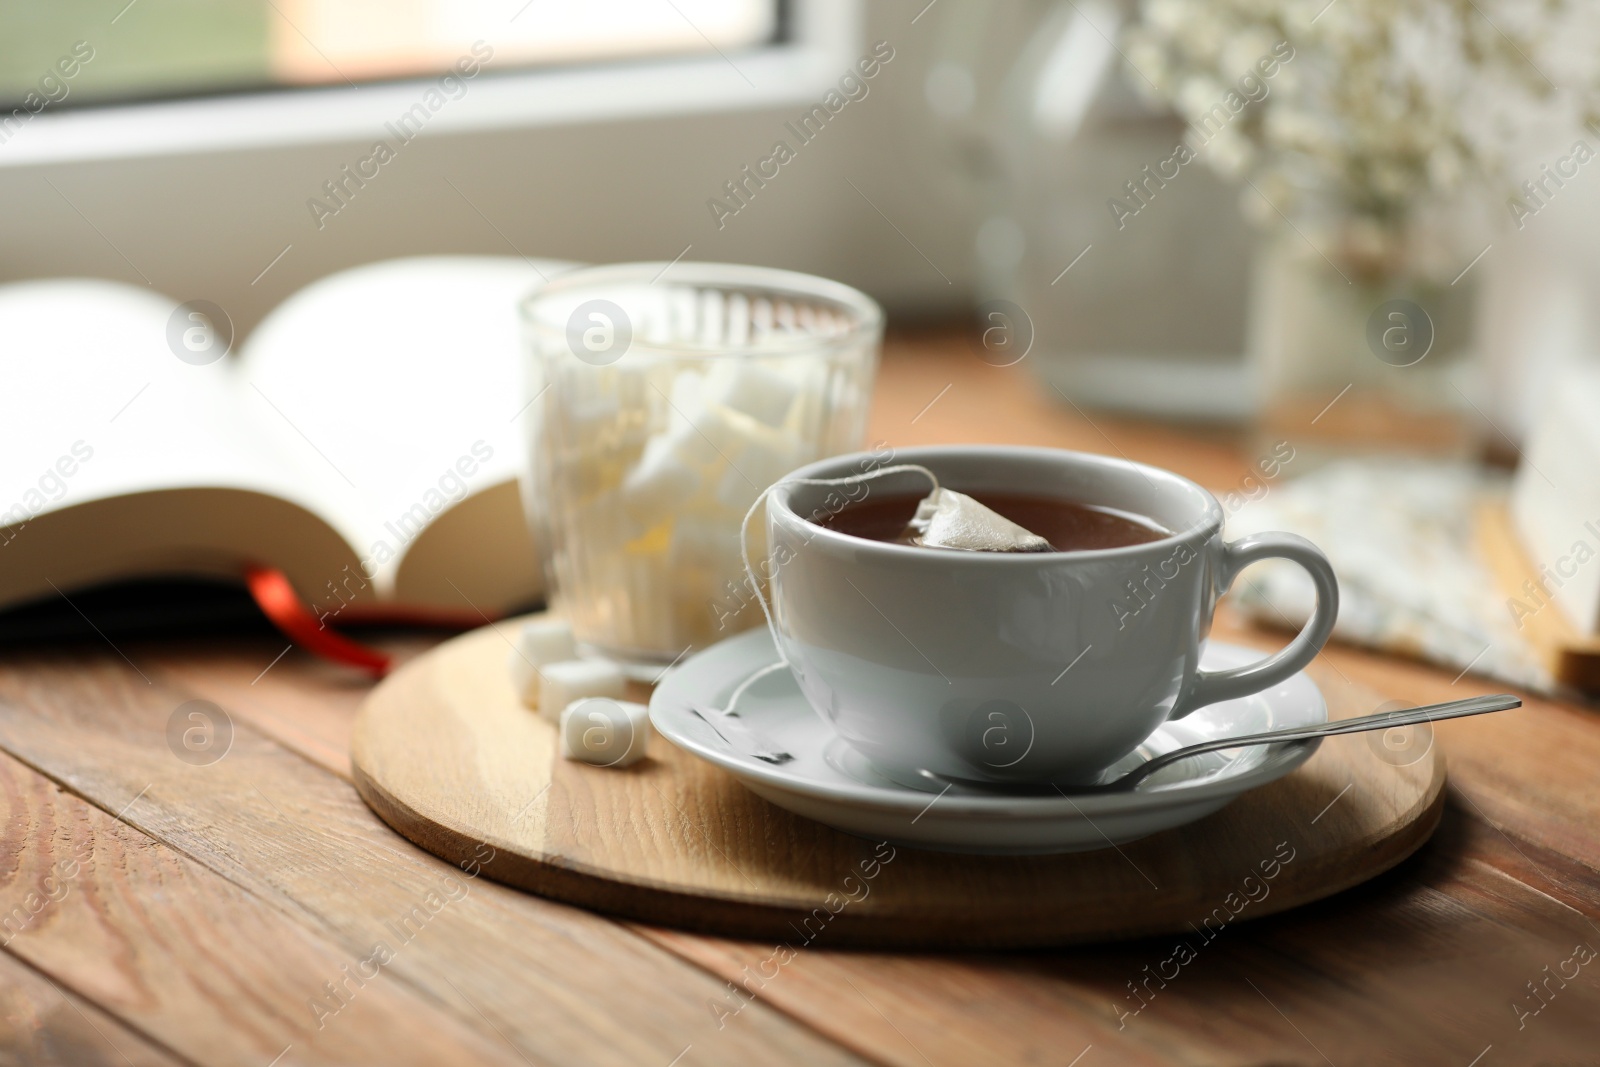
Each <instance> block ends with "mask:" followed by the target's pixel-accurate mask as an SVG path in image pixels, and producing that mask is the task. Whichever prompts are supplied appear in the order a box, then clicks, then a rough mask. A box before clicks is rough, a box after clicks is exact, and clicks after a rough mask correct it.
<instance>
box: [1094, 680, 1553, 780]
mask: <svg viewBox="0 0 1600 1067" xmlns="http://www.w3.org/2000/svg"><path fill="white" fill-rule="evenodd" d="M1521 706H1522V701H1521V700H1520V699H1518V698H1517V697H1514V696H1512V695H1511V694H1510V693H1493V694H1490V695H1488V696H1481V697H1468V698H1467V699H1466V700H1451V701H1448V702H1447V703H1444V704H1429V705H1427V706H1426V707H1421V708H1407V709H1404V710H1401V711H1380V712H1378V713H1377V714H1375V715H1363V716H1361V717H1360V718H1356V719H1339V720H1337V721H1336V722H1324V723H1316V724H1314V725H1312V726H1290V727H1286V728H1284V729H1282V730H1267V731H1266V732H1264V733H1259V734H1243V735H1241V736H1238V737H1219V738H1216V739H1215V740H1213V741H1201V742H1200V743H1199V744H1195V745H1185V746H1183V747H1182V748H1177V749H1173V750H1172V751H1171V752H1164V753H1162V754H1161V755H1159V756H1156V757H1154V758H1153V759H1150V760H1147V761H1146V762H1144V763H1142V764H1140V765H1139V766H1137V767H1135V768H1134V769H1133V770H1131V771H1129V772H1128V773H1127V774H1124V775H1123V776H1122V777H1120V778H1117V779H1114V780H1112V781H1110V782H1100V783H1097V784H1094V785H1085V786H1068V787H1066V791H1067V792H1066V795H1072V794H1077V793H1116V792H1124V791H1126V790H1129V789H1133V788H1134V787H1135V786H1137V785H1138V784H1139V783H1140V782H1142V781H1144V780H1145V779H1146V778H1148V777H1150V776H1151V775H1152V774H1154V773H1156V772H1157V771H1159V770H1161V768H1163V767H1170V766H1171V765H1172V764H1174V763H1177V762H1178V761H1179V760H1184V759H1188V758H1189V757H1190V756H1198V755H1200V754H1201V753H1202V752H1217V751H1220V750H1222V749H1226V748H1248V747H1251V746H1253V745H1271V744H1277V743H1279V742H1283V741H1305V740H1309V739H1311V738H1314V737H1332V736H1334V735H1335V734H1359V733H1364V732H1366V731H1368V730H1391V729H1394V728H1396V727H1400V726H1414V725H1416V724H1418V723H1424V722H1433V721H1435V720H1437V719H1458V718H1460V717H1462V716H1463V715H1483V714H1485V713H1487V712H1491V711H1510V710H1511V709H1512V708H1520V707H1521Z"/></svg>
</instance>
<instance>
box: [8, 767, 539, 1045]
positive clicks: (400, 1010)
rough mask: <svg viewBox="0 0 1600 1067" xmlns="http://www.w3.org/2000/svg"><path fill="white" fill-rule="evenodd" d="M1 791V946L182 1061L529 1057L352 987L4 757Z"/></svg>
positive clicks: (413, 997)
mask: <svg viewBox="0 0 1600 1067" xmlns="http://www.w3.org/2000/svg"><path fill="white" fill-rule="evenodd" d="M148 797H150V793H149V792H146V793H145V794H144V796H143V797H140V798H138V800H137V801H133V802H132V803H133V806H137V804H138V803H144V802H145V801H146V798H148ZM0 798H3V803H4V805H5V819H4V824H3V825H4V838H3V839H0V855H3V856H4V857H5V861H4V862H5V865H4V869H3V871H0V908H4V915H5V916H6V917H8V918H9V919H11V920H12V925H11V926H10V927H8V931H9V940H7V942H6V944H5V950H6V952H7V953H8V954H10V955H11V956H13V957H16V958H17V959H20V960H25V961H26V962H27V963H28V964H29V965H31V966H32V967H34V968H36V969H37V970H38V971H39V972H40V973H41V974H44V975H48V976H49V978H50V980H51V981H54V982H56V983H57V984H58V985H59V986H61V987H62V988H63V989H66V990H70V991H72V992H73V993H75V994H76V995H78V996H81V997H83V998H84V999H86V1000H88V1001H91V1002H92V1003H94V1004H96V1005H98V1006H99V1007H101V1008H103V1009H105V1010H106V1011H107V1012H109V1013H111V1014H112V1015H114V1016H116V1018H117V1019H118V1020H120V1021H121V1022H122V1023H123V1024H124V1025H126V1026H128V1027H132V1028H134V1029H136V1030H138V1031H139V1032H141V1033H142V1034H145V1035H148V1036H149V1037H150V1038H152V1039H154V1040H156V1041H158V1042H160V1044H162V1045H164V1046H165V1047H167V1048H170V1049H172V1050H174V1051H176V1052H177V1053H179V1054H180V1055H182V1056H184V1057H186V1058H189V1059H193V1060H195V1061H196V1062H200V1063H237V1064H247V1065H260V1064H264V1063H267V1062H269V1061H271V1060H273V1059H274V1058H276V1057H278V1056H280V1055H282V1054H283V1053H284V1052H285V1050H286V1049H287V1050H289V1051H290V1053H291V1055H289V1056H286V1057H285V1062H287V1063H327V1064H338V1063H349V1062H352V1061H354V1060H358V1059H362V1058H365V1057H369V1056H371V1057H377V1058H381V1059H382V1060H383V1061H384V1062H388V1063H415V1064H428V1063H437V1062H440V1061H441V1060H442V1059H446V1058H449V1057H452V1056H455V1055H462V1054H465V1055H467V1056H469V1057H470V1058H472V1059H474V1060H477V1061H480V1062H486V1063H501V1064H511V1063H516V1062H520V1061H519V1060H518V1058H517V1057H516V1056H515V1055H513V1054H512V1053H511V1052H510V1051H509V1050H505V1049H503V1048H496V1047H494V1046H493V1045H492V1044H491V1043H490V1042H489V1041H488V1040H486V1039H484V1038H483V1037H482V1036H481V1035H479V1034H478V1033H476V1032H475V1028H473V1027H469V1026H466V1025H462V1024H460V1023H458V1022H456V1021H455V1020H454V1019H453V1018H452V1017H451V1016H450V1014H449V1013H448V1012H445V1011H442V1010H440V1009H439V1008H438V1007H437V1005H435V1004H433V1003H432V1002H430V1001H429V1000H427V999H426V998H424V997H421V996H419V995H418V994H417V993H416V992H415V991H414V990H412V989H409V988H407V987H404V986H401V985H398V984H396V983H383V982H372V981H365V982H363V981H361V976H360V975H358V976H357V979H356V980H355V982H350V981H348V979H347V977H346V972H345V971H344V968H345V967H347V966H350V965H353V964H356V963H357V961H358V960H359V959H361V958H362V957H361V956H354V955H352V954H351V953H350V952H349V951H348V950H346V949H345V948H344V947H343V946H340V945H337V944H335V943H334V942H333V941H331V940H330V939H328V938H326V937H321V936H318V935H317V934H316V933H315V932H313V931H311V930H309V929H307V928H306V927H305V926H303V925H300V924H296V923H295V922H293V921H291V920H290V919H288V918H287V917H286V916H284V915H283V914H282V913H281V912H280V911H278V910H277V909H275V908H273V907H271V906H269V905H268V904H267V903H265V902H264V901H262V900H260V899H258V898H256V897H253V896H252V895H251V894H249V893H246V892H245V891H243V890H241V889H240V888H239V887H238V886H236V885H234V884H232V883H230V882H228V881H227V880H225V879H223V878H221V877H219V876H218V875H216V874H215V873H213V872H212V871H210V870H208V869H207V868H206V867H205V866H203V865H202V864H200V863H197V862H195V861H194V860H192V859H190V858H189V857H188V856H186V855H184V854H182V853H181V852H178V851H175V850H174V849H172V848H169V847H167V846H165V845H162V844H160V843H159V842H157V841H155V840H153V839H152V838H150V837H149V836H147V835H146V834H143V833H140V832H139V831H138V830H136V829H134V827H133V826H131V825H129V823H128V822H125V821H123V820H121V819H118V818H117V817H116V816H115V815H114V814H112V813H110V812H108V811H104V810H102V809H101V808H98V807H95V806H94V805H92V804H89V803H87V802H86V801H84V800H83V799H82V798H80V797H78V796H75V795H74V794H73V793H71V792H67V791H64V790H63V789H62V788H60V787H59V786H58V785H57V784H56V783H54V782H52V781H50V780H49V779H47V778H46V777H44V776H43V775H41V774H39V773H37V772H35V771H34V770H32V769H30V768H29V767H27V766H25V765H23V764H22V763H21V762H19V761H17V760H16V759H13V758H11V757H9V756H0ZM119 806H120V805H119ZM364 955H365V954H364V953H363V956H364ZM373 970H374V971H375V970H376V968H373ZM369 977H371V976H369ZM325 982H333V983H335V984H336V985H341V986H342V987H343V989H344V996H343V997H342V998H341V999H333V1000H330V999H329V998H328V995H327V994H326V993H325V987H324V985H323V983H325ZM319 1003H320V1004H323V1005H324V1007H323V1010H321V1011H318V1010H317V1008H316V1007H315V1006H314V1005H315V1004H319Z"/></svg>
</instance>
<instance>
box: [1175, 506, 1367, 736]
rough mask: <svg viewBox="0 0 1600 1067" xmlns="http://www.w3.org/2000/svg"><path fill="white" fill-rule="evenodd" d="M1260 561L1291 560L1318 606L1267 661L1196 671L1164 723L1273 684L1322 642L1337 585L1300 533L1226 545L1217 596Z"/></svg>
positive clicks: (1335, 611)
mask: <svg viewBox="0 0 1600 1067" xmlns="http://www.w3.org/2000/svg"><path fill="white" fill-rule="evenodd" d="M1264 559H1287V560H1290V561H1292V562H1294V563H1298V564H1299V565H1300V566H1301V567H1303V568H1305V571H1306V573H1307V574H1309V575H1310V576H1311V582H1312V584H1313V585H1314V586H1315V587H1316V590H1317V606H1316V609H1315V610H1314V611H1312V613H1311V619H1310V621H1308V622H1307V623H1306V625H1305V627H1304V628H1303V629H1301V631H1300V632H1299V633H1298V634H1297V635H1295V639H1294V640H1293V641H1291V642H1289V644H1288V645H1286V646H1285V647H1284V648H1282V649H1280V650H1279V651H1277V652H1275V653H1273V654H1272V655H1270V656H1268V657H1267V658H1266V659H1263V660H1260V661H1258V662H1256V663H1251V664H1249V665H1247V666H1244V667H1234V668H1232V669H1230V670H1225V671H1199V672H1197V674H1196V678H1195V682H1194V685H1193V687H1191V688H1190V690H1189V692H1188V693H1186V694H1185V695H1184V696H1183V697H1182V698H1180V699H1179V701H1178V704H1177V707H1176V708H1174V710H1173V712H1172V714H1171V715H1169V716H1168V719H1169V720H1170V719H1181V718H1183V717H1184V716H1185V715H1188V714H1189V713H1190V712H1193V711H1195V710H1197V709H1199V708H1203V707H1205V706H1206V705H1208V704H1216V703H1218V702H1220V701H1223V700H1232V699H1234V698H1236V697H1242V696H1248V695H1249V694H1251V693H1258V692H1260V691H1261V690H1263V689H1265V688H1267V687H1268V686H1271V685H1276V684H1277V683H1279V682H1281V681H1283V680H1284V679H1285V678H1288V677H1289V676H1290V675H1292V674H1294V673H1296V672H1297V671H1300V670H1303V669H1304V668H1305V667H1306V665H1307V664H1309V663H1310V662H1311V661H1312V660H1313V659H1315V658H1316V656H1317V653H1318V652H1320V651H1322V646H1323V645H1324V644H1326V643H1327V640H1328V635H1329V634H1331V633H1332V632H1333V624H1334V620H1336V619H1337V618H1338V617H1339V582H1338V579H1336V578H1335V577H1334V575H1333V566H1332V564H1330V563H1329V562H1328V557H1327V556H1325V555H1323V554H1322V550H1321V549H1320V548H1318V547H1317V546H1316V545H1314V544H1312V543H1311V542H1310V541H1307V540H1306V539H1305V538H1304V537H1301V536H1300V535H1299V534H1292V533H1264V534H1255V535H1253V536H1250V537H1241V538H1240V539H1239V540H1237V541H1230V542H1227V543H1225V544H1224V545H1223V546H1222V566H1221V573H1220V574H1219V575H1218V576H1217V594H1218V595H1219V596H1220V595H1221V594H1223V593H1226V592H1227V591H1228V588H1229V586H1231V585H1233V580H1234V579H1235V578H1236V577H1238V575H1239V572H1240V571H1242V570H1244V569H1245V568H1246V567H1248V566H1250V564H1252V563H1257V562H1260V561H1261V560H1264Z"/></svg>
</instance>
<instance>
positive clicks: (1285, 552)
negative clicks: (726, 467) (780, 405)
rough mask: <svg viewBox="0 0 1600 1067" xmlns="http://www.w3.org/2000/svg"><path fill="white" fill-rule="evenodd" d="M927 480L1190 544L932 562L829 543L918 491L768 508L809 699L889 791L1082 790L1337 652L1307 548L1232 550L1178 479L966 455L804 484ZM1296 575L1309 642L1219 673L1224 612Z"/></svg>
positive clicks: (962, 450) (888, 485) (1324, 565)
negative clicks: (1193, 719)
mask: <svg viewBox="0 0 1600 1067" xmlns="http://www.w3.org/2000/svg"><path fill="white" fill-rule="evenodd" d="M889 464H920V465H921V466H924V467H926V468H928V469H930V470H931V471H933V472H934V474H936V475H937V476H938V478H939V481H940V483H941V484H942V485H944V486H945V487H947V488H950V489H955V490H957V491H961V492H967V493H979V494H981V493H982V492H983V491H984V490H989V491H993V492H1012V493H1028V494H1034V495H1039V496H1047V497H1057V498H1060V499H1062V500H1067V501H1074V502H1078V503H1083V504H1094V505H1100V506H1103V507H1109V508H1115V509H1118V510H1121V511H1125V512H1132V513H1134V514H1137V515H1142V516H1145V517H1147V518H1148V519H1151V520H1153V521H1154V522H1156V523H1157V524H1159V525H1160V526H1162V527H1163V528H1165V529H1168V530H1172V531H1174V532H1173V533H1172V534H1171V535H1169V536H1167V537H1163V538H1161V539H1160V540H1157V541H1152V542H1149V543H1147V544H1139V545H1128V546H1125V547H1120V548H1109V549H1096V550H1091V551H1080V552H1052V553H1016V554H1012V553H989V552H960V551H954V550H949V549H930V548H913V547H910V546H906V545H898V544H890V543H886V542H879V541H869V540H865V539H863V538H859V537H853V536H850V535H848V534H843V533H839V532H837V531H834V530H830V529H827V528H825V527H822V526H820V525H818V524H817V523H815V522H812V521H809V520H808V516H813V515H815V516H819V517H820V516H823V515H825V514H827V513H829V512H834V511H838V510H839V509H840V508H841V507H843V506H847V503H848V501H851V500H860V499H862V498H863V496H864V495H868V494H870V495H872V496H879V495H894V496H901V495H912V494H914V495H916V496H922V495H925V494H926V493H927V492H928V491H929V489H930V488H931V486H930V484H929V481H928V478H927V476H926V475H923V474H919V473H917V472H915V471H900V472H896V473H889V474H885V475H882V476H880V477H878V478H876V479H874V480H872V481H869V482H864V483H859V484H856V485H852V486H844V487H837V486H836V487H827V486H815V485H802V484H795V483H792V482H789V481H788V480H787V479H786V480H785V481H783V482H780V483H778V485H776V486H775V487H774V488H773V490H772V492H771V494H770V495H769V497H768V502H767V533H768V546H769V548H768V551H769V557H770V558H769V560H768V573H769V574H770V575H771V576H772V600H773V605H772V606H773V615H774V623H775V628H776V629H777V631H778V640H779V641H780V642H781V644H782V648H783V652H784V655H785V658H787V659H788V661H789V664H790V667H791V669H792V670H793V672H794V675H795V678H796V679H797V680H798V682H799V684H800V688H801V690H802V692H804V694H805V696H806V698H807V699H808V700H809V701H810V702H811V704H812V706H813V707H814V708H816V709H817V711H818V713H819V714H821V715H822V717H823V718H824V719H825V720H826V721H827V722H828V723H829V724H830V725H832V727H833V728H834V729H835V730H836V731H837V732H838V734H839V735H840V737H842V738H843V739H844V740H845V741H847V742H848V743H849V744H850V745H852V746H853V747H854V748H856V749H857V750H859V751H860V752H861V753H862V754H863V755H865V756H866V757H867V758H868V759H869V760H871V761H872V763H873V764H874V765H875V766H876V767H878V768H879V769H880V770H881V771H883V772H884V773H885V774H887V775H888V776H890V777H891V778H894V779H895V780H897V781H901V782H903V783H905V784H923V785H926V784H927V783H928V781H929V779H928V775H929V773H931V774H933V775H937V776H940V777H943V778H957V779H967V780H975V781H984V782H1044V781H1059V782H1074V781H1078V782H1081V781H1087V780H1091V779H1092V778H1093V777H1094V776H1095V775H1096V774H1098V773H1099V772H1100V771H1102V770H1104V769H1105V768H1106V767H1108V766H1110V765H1111V764H1112V763H1114V762H1116V761H1117V760H1118V759H1120V758H1122V757H1123V756H1125V755H1127V754H1128V753H1129V752H1131V751H1133V749H1134V748H1136V747H1137V746H1138V745H1139V743H1140V742H1142V741H1144V740H1145V738H1147V737H1149V736H1150V734H1151V733H1153V732H1154V731H1155V730H1156V729H1157V728H1158V727H1159V726H1160V725H1161V724H1162V723H1164V722H1167V721H1168V720H1171V719H1178V718H1182V717H1183V716H1185V715H1187V714H1189V713H1190V712H1192V711H1194V710H1195V709H1196V708H1200V707H1203V706H1205V705H1207V704H1213V703H1216V702H1218V701H1222V700H1228V699H1232V698H1234V697H1240V696H1244V695H1246V694H1249V693H1255V692H1258V691H1260V690H1262V689H1266V688H1268V687H1269V686H1272V685H1275V684H1277V683H1278V682H1281V681H1283V680H1284V679H1285V678H1287V677H1289V676H1290V675H1292V674H1294V673H1295V672H1297V671H1299V670H1301V669H1302V668H1303V667H1305V666H1306V665H1307V664H1308V663H1310V662H1311V660H1312V658H1313V657H1315V656H1316V654H1317V652H1318V651H1319V650H1320V649H1321V648H1322V645H1323V643H1324V642H1326V641H1327V639H1328V634H1329V633H1330V632H1331V631H1332V629H1333V623H1334V619H1335V617H1336V616H1337V615H1338V607H1339V588H1338V584H1337V582H1336V581H1335V579H1334V575H1333V568H1332V567H1331V566H1330V565H1329V564H1328V560H1327V557H1326V556H1324V555H1323V554H1322V552H1321V551H1319V550H1318V549H1317V548H1316V546H1314V545H1313V544H1311V542H1309V541H1307V540H1306V539H1305V538H1303V537H1298V536H1296V535H1294V534H1288V533H1268V534H1258V535H1255V536H1252V537H1245V538H1241V539H1240V540H1237V541H1231V542H1228V541H1224V540H1223V539H1222V520H1223V515H1222V508H1221V506H1220V505H1219V504H1218V503H1217V500H1216V498H1215V497H1213V496H1212V495H1211V494H1210V493H1208V492H1206V491H1205V490H1204V489H1202V488H1200V486H1198V485H1196V484H1194V483H1193V482H1191V481H1189V480H1188V479H1186V478H1181V477H1179V476H1178V475H1176V474H1173V473H1171V472H1169V471H1164V470H1161V469H1159V468H1156V467H1148V466H1144V465H1142V464H1137V463H1130V462H1127V461H1125V460H1120V459H1111V458H1107V457H1105V456H1096V455H1089V454H1086V453H1081V452H1067V451H1061V450H1057V449H1047V448H1020V447H1006V446H972V445H960V446H949V447H936V448H913V449H903V450H900V451H898V452H896V453H895V454H894V455H893V457H892V458H890V459H885V457H884V456H882V455H870V454H865V453H863V454H856V455H849V456H839V457H835V458H833V459H827V460H822V461H821V462H818V463H813V464H811V465H810V466H807V467H803V468H801V469H800V470H797V471H795V472H794V473H793V474H791V475H789V476H788V478H790V479H792V478H813V479H826V478H838V477H842V476H845V475H851V474H856V473H858V472H860V471H862V470H865V469H869V468H872V467H882V466H886V465H889ZM1270 557H1282V558H1284V559H1289V560H1293V561H1294V562H1295V563H1298V564H1299V565H1300V566H1302V567H1304V568H1305V569H1306V571H1307V572H1308V573H1309V574H1310V575H1311V579H1312V581H1313V583H1314V584H1315V586H1316V592H1317V606H1316V611H1315V612H1314V613H1313V615H1312V617H1311V620H1310V622H1309V623H1308V624H1307V625H1306V627H1305V629H1303V630H1302V631H1301V632H1300V634H1299V635H1298V636H1296V637H1295V639H1294V640H1293V641H1291V642H1290V643H1289V645H1288V646H1287V647H1286V648H1284V649H1282V650H1281V651H1279V652H1277V653H1276V654H1274V655H1271V656H1268V657H1266V658H1264V659H1262V660H1261V661H1259V662H1257V663H1253V664H1250V665H1248V666H1245V667H1240V668H1236V669H1233V670H1224V671H1203V670H1201V669H1200V667H1199V663H1200V650H1201V645H1202V642H1204V640H1205V638H1206V635H1207V634H1208V633H1209V632H1210V629H1211V616H1212V612H1213V611H1214V610H1215V607H1216V603H1217V599H1218V598H1219V597H1220V596H1221V595H1222V594H1223V593H1225V592H1226V591H1227V589H1228V587H1229V585H1230V584H1232V582H1233V580H1234V578H1235V577H1236V576H1237V575H1238V574H1239V572H1240V571H1241V570H1243V569H1244V568H1245V567H1247V566H1249V565H1250V564H1251V563H1254V562H1256V561H1258V560H1263V559H1267V558H1270Z"/></svg>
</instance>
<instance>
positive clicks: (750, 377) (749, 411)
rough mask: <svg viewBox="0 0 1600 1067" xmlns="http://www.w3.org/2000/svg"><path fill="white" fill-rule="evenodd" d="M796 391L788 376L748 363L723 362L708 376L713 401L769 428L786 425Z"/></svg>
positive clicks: (711, 400)
mask: <svg viewBox="0 0 1600 1067" xmlns="http://www.w3.org/2000/svg"><path fill="white" fill-rule="evenodd" d="M795 392H796V389H795V383H794V382H793V381H791V380H790V379H788V378H787V377H785V376H784V375H782V374H779V373H777V372H776V371H772V370H768V369H767V368H765V367H762V366H760V365H758V364H755V363H750V362H748V361H744V360H736V359H726V360H722V361H720V362H718V363H716V364H715V365H713V366H712V368H711V371H710V373H709V374H707V375H706V399H707V400H708V401H709V402H711V403H712V404H720V405H722V406H723V407H726V408H731V409H733V410H734V411H737V412H740V413H742V414H745V415H748V416H750V417H751V418H752V419H755V420H756V421H757V422H762V423H765V424H766V425H768V426H780V425H782V424H783V420H784V418H785V417H786V416H787V415H788V414H789V405H791V404H792V403H794V397H795Z"/></svg>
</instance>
